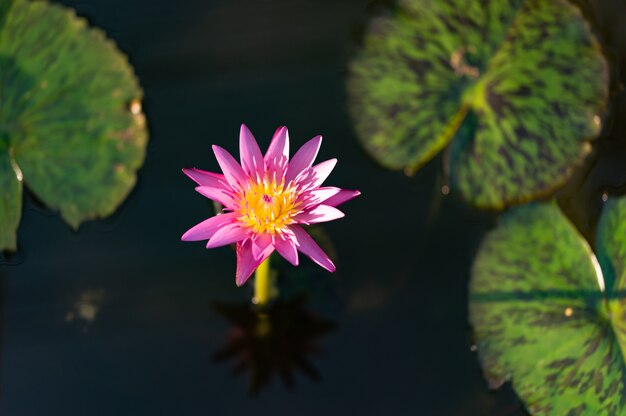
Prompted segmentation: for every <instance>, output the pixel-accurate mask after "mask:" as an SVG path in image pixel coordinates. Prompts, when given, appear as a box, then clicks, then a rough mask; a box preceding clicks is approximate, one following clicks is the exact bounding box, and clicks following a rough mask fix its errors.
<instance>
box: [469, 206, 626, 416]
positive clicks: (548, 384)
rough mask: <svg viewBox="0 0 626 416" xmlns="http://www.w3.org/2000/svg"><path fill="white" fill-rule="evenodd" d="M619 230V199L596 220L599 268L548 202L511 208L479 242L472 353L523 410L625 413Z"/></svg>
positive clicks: (623, 249) (623, 248) (624, 302)
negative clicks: (474, 350) (508, 389)
mask: <svg viewBox="0 0 626 416" xmlns="http://www.w3.org/2000/svg"><path fill="white" fill-rule="evenodd" d="M624 231H626V198H622V199H619V200H615V201H611V202H609V203H608V204H607V205H606V206H605V210H604V213H603V214H602V218H601V221H600V224H599V227H598V257H599V258H600V262H601V264H602V267H601V266H600V264H599V263H598V261H597V260H596V257H595V256H594V254H593V252H592V251H591V249H590V248H589V245H588V244H587V242H586V241H585V240H584V239H583V238H582V237H581V236H580V234H579V233H578V231H577V230H576V229H575V227H574V226H573V225H572V224H571V223H570V222H569V221H568V220H567V219H566V218H565V216H564V215H563V214H562V213H561V211H560V210H559V208H558V206H557V205H556V204H551V203H545V204H531V205H528V206H524V207H519V208H516V209H513V210H512V211H511V212H509V213H507V214H506V215H505V216H504V218H503V219H502V222H501V224H500V226H499V227H498V228H497V229H496V230H494V231H492V232H491V233H490V234H489V235H488V236H487V237H486V239H485V241H484V242H483V244H482V246H481V248H480V251H479V253H478V256H477V258H476V261H475V263H474V266H473V271H472V281H471V285H470V320H471V322H472V325H473V327H474V330H475V332H476V338H477V345H478V353H479V357H480V360H481V363H482V367H483V370H484V374H485V376H486V377H487V379H488V380H489V383H490V385H491V386H492V387H498V386H500V385H501V384H502V383H504V382H505V381H508V380H510V381H511V382H512V383H513V387H514V389H515V390H516V392H517V394H518V395H519V396H520V398H521V399H522V400H523V401H524V403H525V404H526V406H527V408H528V409H529V410H530V411H531V413H533V414H538V415H594V416H600V415H607V416H608V415H624V414H626V362H625V352H626V337H625V336H624V334H625V326H624V325H625V324H626V315H625V314H624V311H626V308H625V306H626V297H625V296H624V295H625V294H626V281H625V279H624V274H623V271H624V269H623V264H624V261H625V260H626V241H625V239H624V238H625V236H626V233H624ZM614 273H616V274H615V276H618V279H613V278H610V276H612V275H613V274H614ZM604 276H607V277H609V278H607V279H606V281H605V280H604ZM605 284H606V290H604V286H605Z"/></svg>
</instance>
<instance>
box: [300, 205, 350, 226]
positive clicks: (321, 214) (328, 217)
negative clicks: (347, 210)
mask: <svg viewBox="0 0 626 416" xmlns="http://www.w3.org/2000/svg"><path fill="white" fill-rule="evenodd" d="M344 216H345V214H344V213H343V212H341V211H339V210H338V209H337V208H335V207H329V206H328V205H318V206H317V207H315V208H313V209H312V210H310V211H305V212H302V213H300V214H298V215H296V216H295V217H294V219H295V220H296V221H298V222H303V223H305V224H317V223H319V222H328V221H333V220H336V219H338V218H342V217H344Z"/></svg>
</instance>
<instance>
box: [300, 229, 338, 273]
mask: <svg viewBox="0 0 626 416" xmlns="http://www.w3.org/2000/svg"><path fill="white" fill-rule="evenodd" d="M289 228H290V229H291V231H293V233H294V236H295V238H296V246H297V247H298V250H299V251H300V252H301V253H303V254H305V255H306V256H307V257H309V258H310V259H311V260H313V261H314V262H315V263H317V264H318V265H320V266H322V267H323V268H324V269H326V270H328V271H329V272H334V271H335V270H336V267H335V265H334V264H333V262H332V261H330V259H329V258H328V256H327V255H326V253H324V251H323V250H322V249H321V248H320V246H318V245H317V243H316V242H315V241H313V239H312V238H311V236H310V235H309V234H307V232H306V231H304V229H303V228H302V227H300V226H299V225H292V226H290V227H289Z"/></svg>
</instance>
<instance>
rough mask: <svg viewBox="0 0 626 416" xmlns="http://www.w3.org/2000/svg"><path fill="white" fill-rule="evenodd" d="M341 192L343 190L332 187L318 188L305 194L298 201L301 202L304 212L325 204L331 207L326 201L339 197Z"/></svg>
mask: <svg viewBox="0 0 626 416" xmlns="http://www.w3.org/2000/svg"><path fill="white" fill-rule="evenodd" d="M339 192H341V189H339V188H335V187H332V186H329V187H324V188H316V189H313V190H311V191H306V192H303V193H302V194H301V195H300V196H299V197H298V201H299V202H300V201H301V204H302V205H301V207H302V208H301V209H303V210H305V209H307V208H309V207H312V206H314V205H319V204H321V203H324V205H329V204H327V203H326V202H325V201H326V200H328V199H329V198H332V197H333V196H335V195H337V194H338V193H339Z"/></svg>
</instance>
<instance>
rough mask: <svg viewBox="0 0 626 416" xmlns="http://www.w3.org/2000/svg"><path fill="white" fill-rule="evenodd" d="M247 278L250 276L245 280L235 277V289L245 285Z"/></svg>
mask: <svg viewBox="0 0 626 416" xmlns="http://www.w3.org/2000/svg"><path fill="white" fill-rule="evenodd" d="M249 278H250V276H248V277H246V278H242V277H241V276H235V284H236V285H237V287H241V286H243V285H245V284H246V282H247V281H248V279H249Z"/></svg>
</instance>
